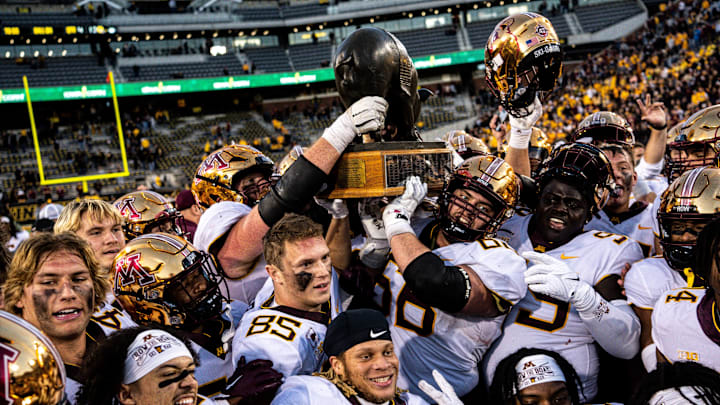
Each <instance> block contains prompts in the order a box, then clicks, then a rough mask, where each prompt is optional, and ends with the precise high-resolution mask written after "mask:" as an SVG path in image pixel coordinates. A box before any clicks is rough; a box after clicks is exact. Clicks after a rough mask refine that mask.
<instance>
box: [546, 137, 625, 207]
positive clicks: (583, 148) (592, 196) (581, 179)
mask: <svg viewBox="0 0 720 405" xmlns="http://www.w3.org/2000/svg"><path fill="white" fill-rule="evenodd" d="M612 172H613V171H612V166H611V164H610V160H609V159H608V157H607V156H606V155H605V154H604V153H603V152H602V151H601V150H600V149H598V148H596V147H595V146H593V145H590V144H587V143H577V142H575V143H568V144H565V145H562V146H560V147H558V148H556V149H555V150H553V151H552V153H551V154H550V157H548V158H547V159H546V160H545V162H543V164H542V165H541V167H540V170H539V173H538V175H537V183H538V186H539V187H538V191H539V192H542V189H543V188H545V186H546V185H548V183H550V181H552V180H556V179H557V180H563V181H567V182H569V183H570V184H572V185H573V186H574V187H577V189H578V191H580V193H581V194H582V195H583V198H585V199H587V202H588V203H589V205H590V213H591V214H593V215H594V214H596V213H598V212H599V211H600V210H601V209H602V208H603V207H604V206H605V204H606V203H607V201H608V198H610V192H611V191H612V190H613V189H614V188H615V182H614V180H613V176H612Z"/></svg>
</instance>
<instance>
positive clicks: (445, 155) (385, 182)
mask: <svg viewBox="0 0 720 405" xmlns="http://www.w3.org/2000/svg"><path fill="white" fill-rule="evenodd" d="M333 67H334V70H335V84H336V86H337V90H338V93H339V94H340V98H341V100H342V102H343V104H344V105H345V107H346V108H347V107H349V106H350V105H352V104H353V103H354V102H355V101H357V100H359V99H361V98H363V97H365V96H380V97H383V98H384V99H385V100H386V101H387V102H388V104H389V107H388V111H387V116H386V118H385V128H384V129H382V130H380V131H377V132H376V133H369V134H363V135H362V137H358V139H357V143H355V144H353V145H350V146H349V147H348V148H347V149H346V150H345V153H344V154H343V156H342V157H341V158H340V161H339V162H338V164H337V165H336V166H335V169H334V170H333V173H332V174H331V176H332V177H333V178H332V180H333V181H334V188H332V189H331V190H329V193H327V192H326V194H325V196H326V197H328V198H365V197H382V196H394V195H400V194H402V191H403V189H404V183H403V182H404V180H405V179H406V178H407V177H409V176H411V175H417V176H421V177H422V178H423V179H424V181H425V182H427V183H428V187H429V189H430V191H439V190H440V189H441V188H442V184H443V180H444V177H445V174H446V172H447V170H449V169H451V164H452V163H451V161H452V155H451V151H450V150H449V149H447V148H446V147H445V145H444V144H443V143H442V142H422V141H421V140H420V137H419V135H418V133H417V129H416V128H415V121H416V120H417V118H418V117H419V115H420V105H421V102H422V101H423V100H424V99H426V98H427V97H429V96H430V95H431V94H432V93H431V92H430V91H429V90H425V89H421V90H418V85H417V83H418V75H417V71H416V70H415V66H414V65H413V62H412V59H411V58H410V56H409V55H408V53H407V50H406V49H405V46H403V44H402V43H401V42H400V41H399V40H398V39H397V38H396V37H395V36H394V35H392V34H391V33H389V32H387V31H385V30H382V29H379V28H362V29H359V30H357V31H355V32H353V33H352V34H350V35H349V36H348V37H347V38H346V39H345V40H344V41H343V42H342V43H341V44H340V46H339V47H338V49H337V52H336V55H335V58H334V61H333Z"/></svg>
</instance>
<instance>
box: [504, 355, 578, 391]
mask: <svg viewBox="0 0 720 405" xmlns="http://www.w3.org/2000/svg"><path fill="white" fill-rule="evenodd" d="M515 372H516V373H517V389H518V391H522V390H523V389H525V388H527V387H529V386H531V385H535V384H542V383H546V382H552V381H561V382H566V380H565V374H564V373H563V372H562V370H561V369H560V366H558V364H557V362H556V361H555V359H553V358H552V357H550V356H547V355H545V354H535V355H532V356H526V357H523V358H522V359H521V360H520V361H518V362H517V364H515Z"/></svg>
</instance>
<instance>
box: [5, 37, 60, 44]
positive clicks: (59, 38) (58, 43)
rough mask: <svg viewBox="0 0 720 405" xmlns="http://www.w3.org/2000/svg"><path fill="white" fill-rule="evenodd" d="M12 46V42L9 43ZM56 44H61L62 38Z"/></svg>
mask: <svg viewBox="0 0 720 405" xmlns="http://www.w3.org/2000/svg"><path fill="white" fill-rule="evenodd" d="M10 43H11V44H12V42H10ZM58 44H62V38H58Z"/></svg>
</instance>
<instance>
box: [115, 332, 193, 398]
mask: <svg viewBox="0 0 720 405" xmlns="http://www.w3.org/2000/svg"><path fill="white" fill-rule="evenodd" d="M178 357H189V358H191V359H192V358H193V356H192V354H191V353H190V350H188V348H187V347H186V346H185V343H183V342H182V341H180V340H179V339H178V338H176V337H175V336H173V335H171V334H169V333H167V332H165V331H162V330H159V329H152V330H148V331H145V332H143V333H141V334H139V335H137V337H135V340H133V342H132V344H130V347H129V348H128V354H127V357H125V375H124V377H123V381H122V383H123V384H132V383H134V382H135V381H137V380H139V379H141V378H143V377H145V376H146V375H147V374H148V373H150V372H151V371H153V370H155V369H156V368H158V367H159V366H160V365H161V364H163V363H165V362H167V361H170V360H172V359H176V358H178Z"/></svg>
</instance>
